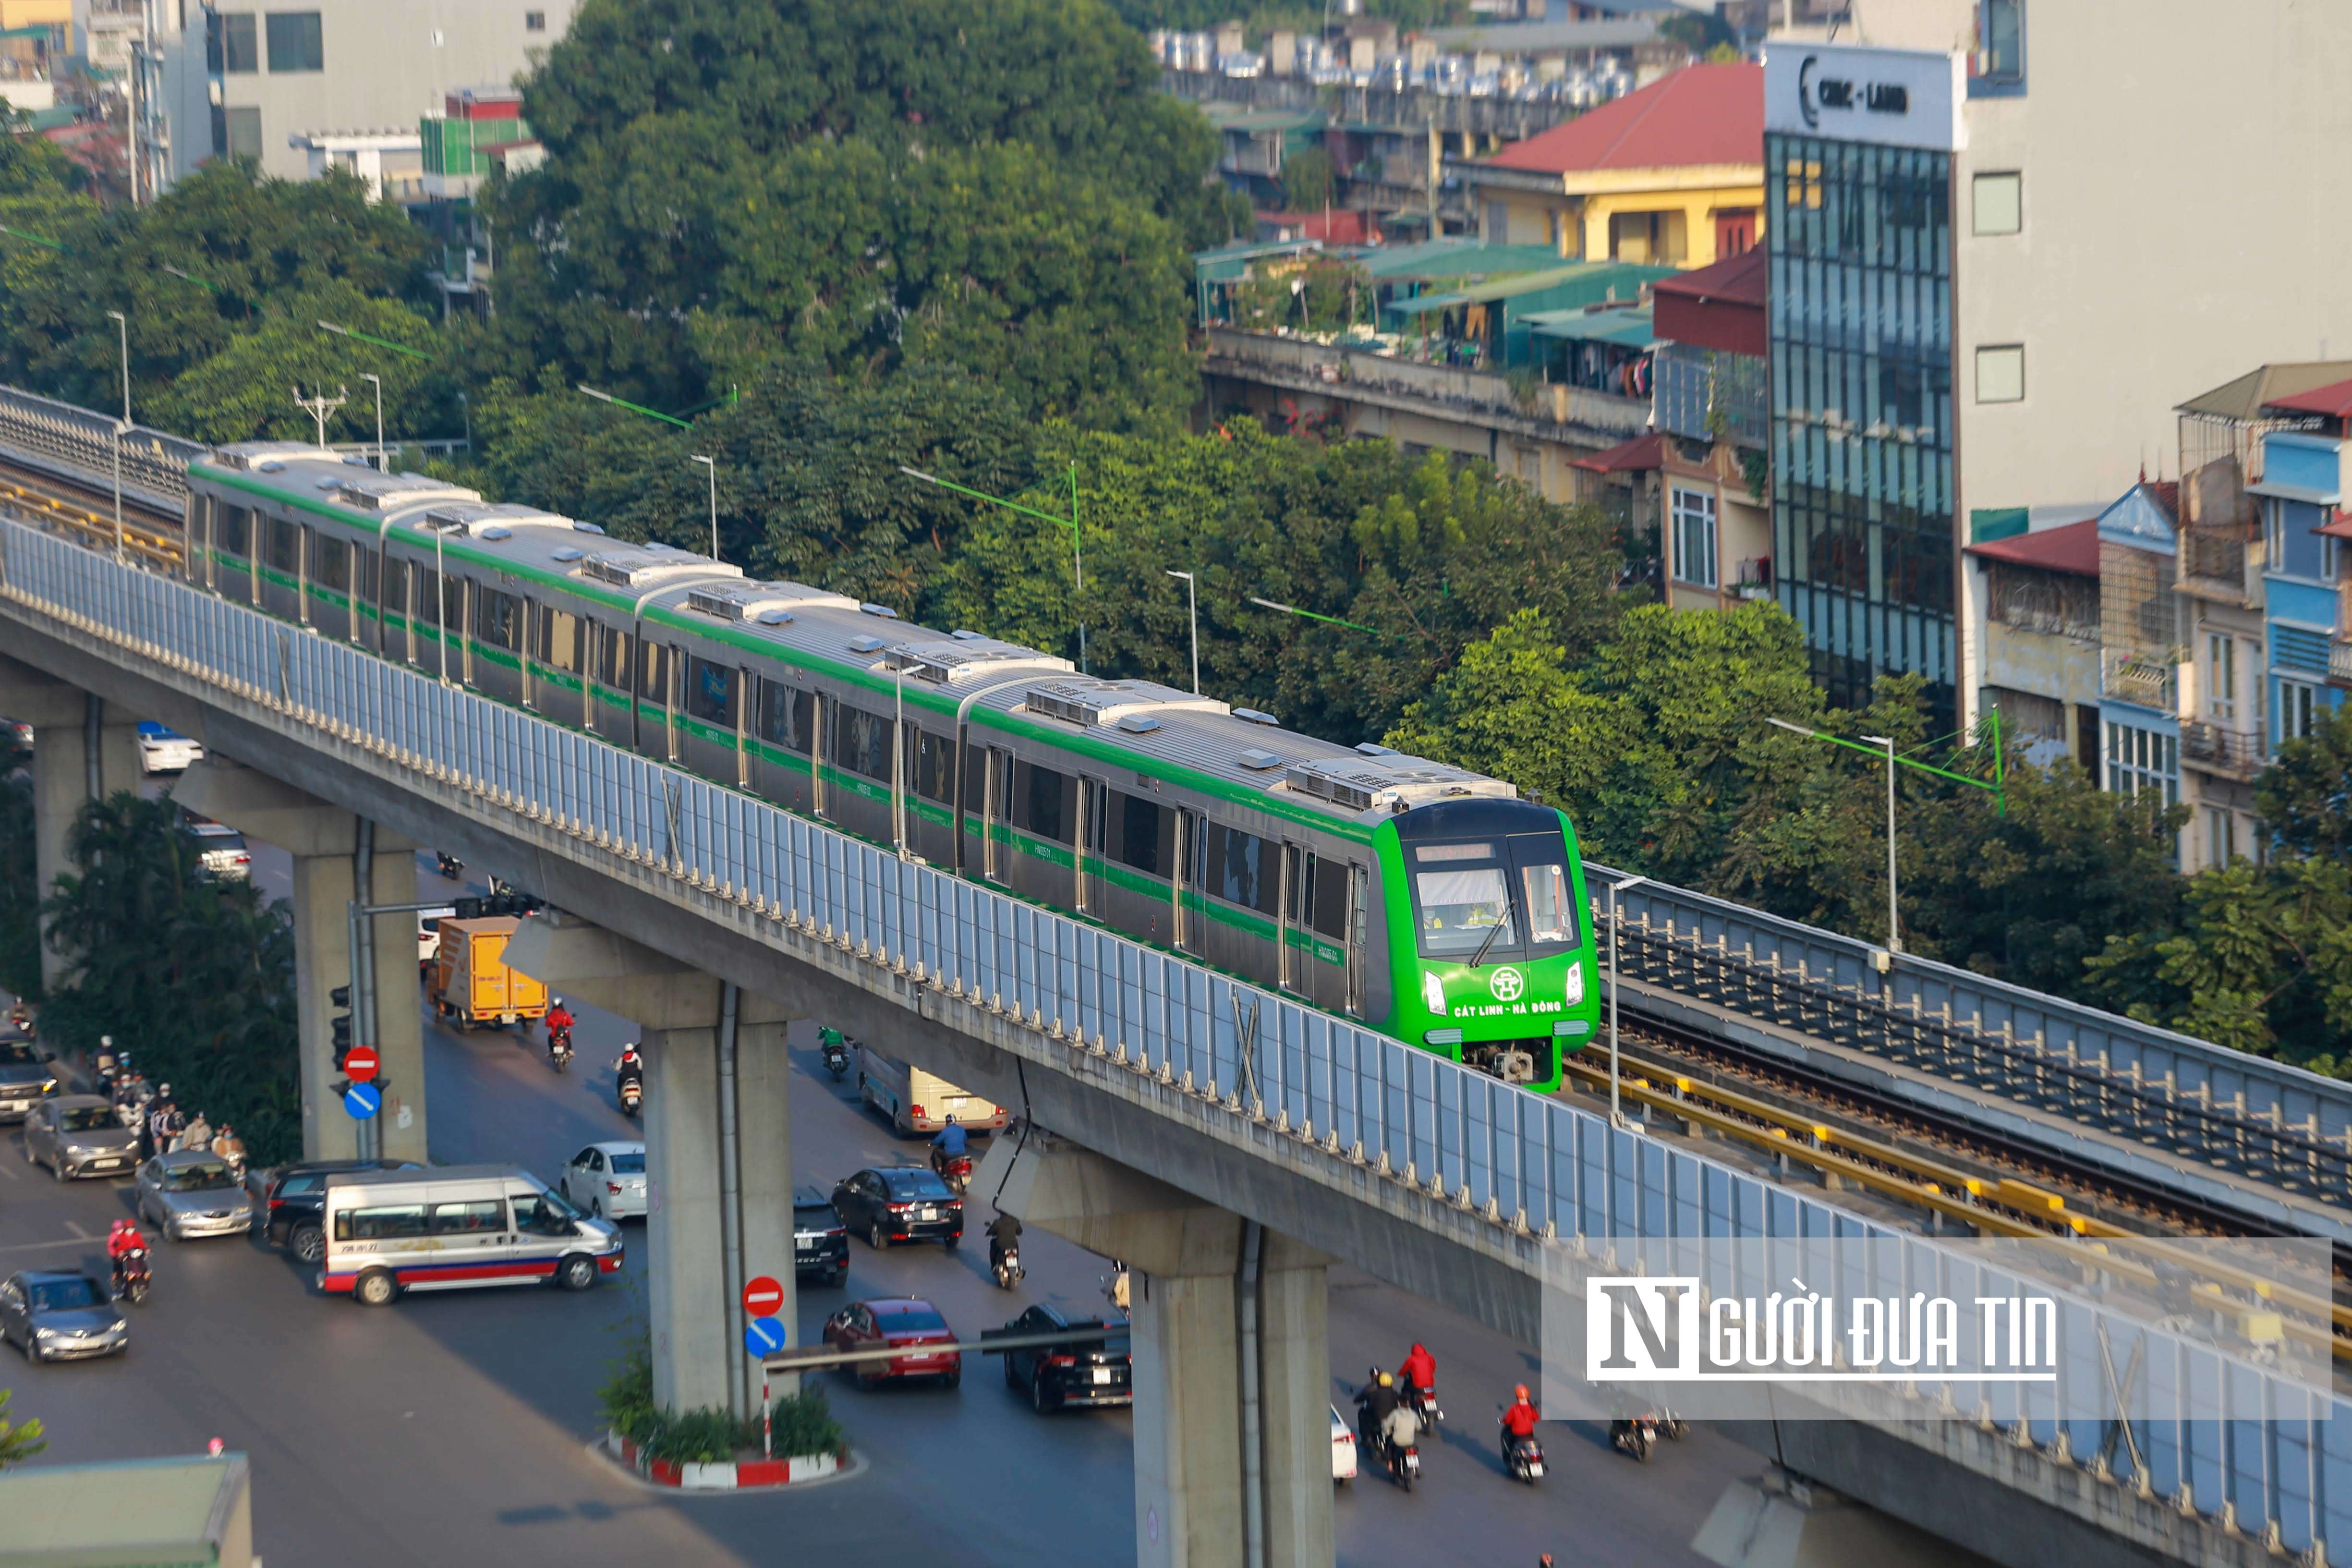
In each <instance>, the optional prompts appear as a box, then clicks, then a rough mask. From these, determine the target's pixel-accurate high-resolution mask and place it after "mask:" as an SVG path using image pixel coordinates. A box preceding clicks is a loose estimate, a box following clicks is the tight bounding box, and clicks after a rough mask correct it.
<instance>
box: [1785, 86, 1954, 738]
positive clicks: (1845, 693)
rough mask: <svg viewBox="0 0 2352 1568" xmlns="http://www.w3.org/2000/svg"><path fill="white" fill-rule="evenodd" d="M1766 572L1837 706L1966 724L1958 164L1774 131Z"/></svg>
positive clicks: (1941, 157) (1943, 157) (1934, 155)
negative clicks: (1899, 683)
mask: <svg viewBox="0 0 2352 1568" xmlns="http://www.w3.org/2000/svg"><path fill="white" fill-rule="evenodd" d="M1764 177H1765V182H1766V199H1767V201H1768V202H1769V208H1768V213H1769V217H1768V221H1767V222H1766V224H1765V234H1766V243H1767V245H1768V247H1769V258H1770V282H1769V288H1770V307H1769V319H1770V322H1771V343H1772V355H1771V418H1772V445H1771V453H1772V497H1773V500H1772V533H1773V575H1774V579H1775V582H1776V584H1777V591H1778V594H1779V597H1780V604H1781V605H1782V606H1783V607H1784V608H1786V609H1787V610H1788V612H1789V613H1790V615H1791V616H1795V617H1796V619H1797V622H1798V624H1799V625H1800V626H1802V627H1803V628H1804V633H1805V642H1806V646H1807V647H1809V648H1810V649H1811V652H1812V659H1813V678H1814V679H1815V680H1816V681H1817V682H1818V683H1819V684H1820V685H1821V686H1822V688H1823V689H1825V690H1826V691H1827V692H1828V693H1829V695H1830V698H1831V700H1832V701H1835V702H1839V703H1844V704H1853V703H1859V702H1864V701H1867V700H1869V697H1870V688H1871V682H1872V680H1873V679H1874V678H1876V677H1877V676H1880V675H1887V674H1898V673H1905V672H1911V671H1916V672H1917V673H1919V674H1920V675H1923V676H1924V677H1926V678H1927V697H1928V701H1929V705H1930V709H1931V712H1932V714H1933V716H1934V718H1935V721H1936V726H1937V731H1939V732H1940V731H1948V730H1951V729H1953V728H1956V727H1957V712H1958V700H1957V678H1958V648H1957V642H1956V637H1955V629H1954V622H1955V605H1954V601H1955V597H1956V595H1957V592H1958V586H1957V577H1958V566H1957V564H1956V563H1957V562H1958V539H1957V536H1956V533H1955V530H1954V522H1953V519H1954V515H1955V500H1954V472H1953V469H1954V462H1953V452H1954V437H1955V434H1956V430H1955V411H1954V408H1953V379H1954V378H1953V354H1952V155H1951V154H1950V153H1946V152H1937V151H1929V150H1922V149H1919V148H1914V147H1896V146H1881V145H1877V144H1874V143H1866V142H1853V141H1844V140H1834V139H1831V138H1826V137H1821V136H1813V135H1804V134H1797V133H1791V132H1784V131H1768V132H1766V134H1765V138H1764Z"/></svg>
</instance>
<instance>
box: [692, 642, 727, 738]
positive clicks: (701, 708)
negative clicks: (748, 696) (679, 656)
mask: <svg viewBox="0 0 2352 1568" xmlns="http://www.w3.org/2000/svg"><path fill="white" fill-rule="evenodd" d="M686 710H687V711H688V713H690V714H692V715H693V716H694V717H695V718H697V719H699V720H701V721H703V722H704V723H706V724H724V725H726V726H727V727H728V728H730V729H732V728H734V725H735V672H734V671H733V670H732V669H730V668H728V667H727V666H725V665H723V664H713V663H711V662H710V661H709V659H707V658H696V657H695V656H693V655H692V654H688V656H687V660H686Z"/></svg>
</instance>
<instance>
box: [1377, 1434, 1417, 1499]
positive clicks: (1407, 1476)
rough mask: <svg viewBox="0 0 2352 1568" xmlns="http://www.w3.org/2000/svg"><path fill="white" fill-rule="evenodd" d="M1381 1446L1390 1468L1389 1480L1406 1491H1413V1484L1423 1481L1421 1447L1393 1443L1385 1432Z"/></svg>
mask: <svg viewBox="0 0 2352 1568" xmlns="http://www.w3.org/2000/svg"><path fill="white" fill-rule="evenodd" d="M1380 1445H1381V1460H1382V1462H1383V1463H1385V1464H1386V1465H1387V1466H1388V1471H1389V1479H1390V1480H1391V1481H1393V1482H1395V1483H1396V1484H1397V1485H1398V1486H1399V1487H1401V1488H1402V1489H1404V1490H1406V1491H1411V1490H1412V1483H1413V1482H1415V1481H1417V1480H1419V1479H1421V1445H1420V1444H1418V1443H1406V1444H1402V1445H1399V1444H1396V1443H1392V1442H1391V1441H1389V1437H1388V1434H1387V1433H1385V1432H1383V1433H1381V1436H1380Z"/></svg>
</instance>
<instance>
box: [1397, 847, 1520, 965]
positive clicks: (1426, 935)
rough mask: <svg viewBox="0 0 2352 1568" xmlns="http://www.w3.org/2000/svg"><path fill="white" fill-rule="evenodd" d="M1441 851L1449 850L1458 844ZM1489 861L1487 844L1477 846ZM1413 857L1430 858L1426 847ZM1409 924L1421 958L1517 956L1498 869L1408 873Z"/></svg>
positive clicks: (1505, 890) (1457, 868) (1507, 897)
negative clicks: (1417, 934) (1416, 933)
mask: <svg viewBox="0 0 2352 1568" xmlns="http://www.w3.org/2000/svg"><path fill="white" fill-rule="evenodd" d="M1442 847H1444V848H1447V849H1454V848H1460V847H1463V846H1459V845H1445V846H1442ZM1482 847H1483V848H1484V849H1485V850H1486V853H1487V855H1488V857H1489V858H1491V857H1492V855H1493V853H1494V849H1495V847H1494V846H1493V845H1486V846H1482ZM1415 858H1416V859H1418V860H1423V861H1426V860H1429V859H1431V858H1433V857H1432V856H1431V855H1430V853H1429V849H1428V847H1423V848H1422V849H1420V850H1418V851H1416V853H1415ZM1412 903H1413V925H1414V927H1415V928H1416V929H1417V930H1418V931H1420V933H1421V955H1422V956H1423V958H1451V959H1457V960H1458V959H1467V958H1472V957H1475V956H1476V955H1478V954H1479V953H1481V952H1484V953H1485V954H1486V956H1487V957H1489V958H1491V957H1493V956H1494V954H1495V952H1496V951H1497V950H1498V949H1499V950H1502V951H1504V952H1507V953H1508V954H1509V955H1510V956H1511V957H1513V958H1517V957H1518V956H1519V955H1520V954H1519V943H1518V938H1517V934H1516V933H1515V932H1514V931H1513V928H1512V920H1511V895H1510V889H1509V887H1508V885H1507V883H1506V882H1505V881H1504V879H1503V868H1502V867H1501V866H1499V865H1495V864H1491V863H1490V864H1487V865H1484V866H1455V867H1450V868H1447V869H1444V870H1430V871H1415V872H1414V873H1413V874H1412Z"/></svg>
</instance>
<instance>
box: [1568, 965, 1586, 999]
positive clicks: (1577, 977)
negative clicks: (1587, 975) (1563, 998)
mask: <svg viewBox="0 0 2352 1568" xmlns="http://www.w3.org/2000/svg"><path fill="white" fill-rule="evenodd" d="M1568 1005H1570V1006H1571V1007H1581V1006H1583V1005H1584V965H1582V964H1581V963H1571V964H1570V965H1569V966H1568Z"/></svg>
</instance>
